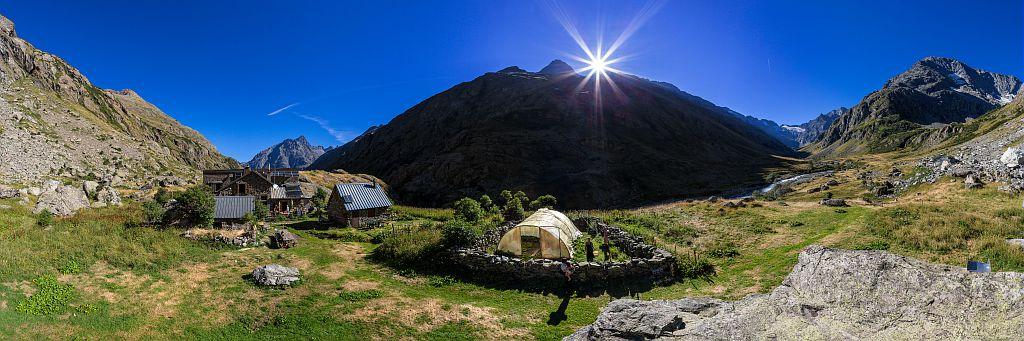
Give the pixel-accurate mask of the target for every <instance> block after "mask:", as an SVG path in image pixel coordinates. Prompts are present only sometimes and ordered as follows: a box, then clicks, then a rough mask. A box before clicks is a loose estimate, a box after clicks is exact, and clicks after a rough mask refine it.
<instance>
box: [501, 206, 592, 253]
mask: <svg viewBox="0 0 1024 341" xmlns="http://www.w3.org/2000/svg"><path fill="white" fill-rule="evenodd" d="M582 235H583V233H581V232H580V230H578V229H576V226H575V225H573V224H572V221H571V220H569V217H566V216H565V215H564V214H562V213H561V212H558V211H553V210H549V209H543V208H542V209H540V210H538V211H537V212H536V213H534V214H532V215H530V216H529V217H528V218H526V220H523V222H521V223H519V224H518V225H516V226H515V227H513V228H512V229H511V230H509V231H508V232H505V235H503V236H501V241H500V242H498V251H502V252H507V253H511V254H514V255H517V256H524V255H525V256H529V257H534V258H549V259H558V258H572V252H573V250H572V242H573V241H574V240H576V238H579V237H580V236H582Z"/></svg>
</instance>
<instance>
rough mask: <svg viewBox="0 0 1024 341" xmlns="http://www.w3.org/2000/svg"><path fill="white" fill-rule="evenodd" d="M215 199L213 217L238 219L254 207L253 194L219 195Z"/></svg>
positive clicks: (254, 199) (254, 198)
mask: <svg viewBox="0 0 1024 341" xmlns="http://www.w3.org/2000/svg"><path fill="white" fill-rule="evenodd" d="M215 199H217V205H216V207H215V208H214V210H213V218H214V219H240V218H242V217H243V216H245V214H246V213H249V212H252V210H253V208H255V207H256V197H253V196H221V197H216V198H215Z"/></svg>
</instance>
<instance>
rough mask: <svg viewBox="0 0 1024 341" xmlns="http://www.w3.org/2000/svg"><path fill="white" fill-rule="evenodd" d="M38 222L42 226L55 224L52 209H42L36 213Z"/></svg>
mask: <svg viewBox="0 0 1024 341" xmlns="http://www.w3.org/2000/svg"><path fill="white" fill-rule="evenodd" d="M36 224H37V225H39V226H40V227H47V226H50V225H53V213H52V212H50V210H42V211H41V212H39V214H37V215H36Z"/></svg>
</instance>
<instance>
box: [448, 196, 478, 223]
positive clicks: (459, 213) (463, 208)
mask: <svg viewBox="0 0 1024 341" xmlns="http://www.w3.org/2000/svg"><path fill="white" fill-rule="evenodd" d="M453 206H454V208H455V219H458V220H462V221H469V222H474V221H478V220H480V218H481V217H483V215H484V210H483V208H481V207H480V203H478V202H476V200H473V199H470V198H462V199H459V201H456V202H455V204H454V205H453Z"/></svg>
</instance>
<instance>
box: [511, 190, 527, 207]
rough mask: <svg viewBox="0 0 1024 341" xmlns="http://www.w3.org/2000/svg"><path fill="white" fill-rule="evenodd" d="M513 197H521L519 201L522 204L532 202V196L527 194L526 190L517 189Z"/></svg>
mask: <svg viewBox="0 0 1024 341" xmlns="http://www.w3.org/2000/svg"><path fill="white" fill-rule="evenodd" d="M513 197H514V198H515V199H519V203H520V204H522V205H528V204H530V197H528V196H526V192H523V191H516V194H514V195H513Z"/></svg>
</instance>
